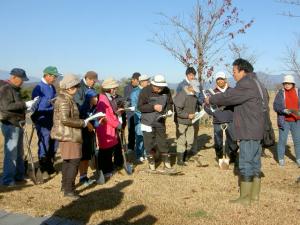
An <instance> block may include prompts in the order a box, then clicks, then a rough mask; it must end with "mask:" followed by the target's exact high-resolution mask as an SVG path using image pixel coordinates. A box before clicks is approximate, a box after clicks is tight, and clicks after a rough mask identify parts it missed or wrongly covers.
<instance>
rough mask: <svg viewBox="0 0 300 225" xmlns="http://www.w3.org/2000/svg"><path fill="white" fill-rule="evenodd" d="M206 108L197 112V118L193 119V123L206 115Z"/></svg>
mask: <svg viewBox="0 0 300 225" xmlns="http://www.w3.org/2000/svg"><path fill="white" fill-rule="evenodd" d="M205 113H206V112H205V111H204V109H202V110H201V111H200V112H196V113H195V118H194V119H192V123H193V124H194V123H195V122H196V121H198V120H200V119H201V118H202V117H203V116H204V115H205Z"/></svg>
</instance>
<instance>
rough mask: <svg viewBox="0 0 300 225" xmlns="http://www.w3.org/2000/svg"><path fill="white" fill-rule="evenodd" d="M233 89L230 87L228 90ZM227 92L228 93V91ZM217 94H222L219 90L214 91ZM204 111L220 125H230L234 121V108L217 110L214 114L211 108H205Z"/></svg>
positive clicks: (228, 107) (227, 107)
mask: <svg viewBox="0 0 300 225" xmlns="http://www.w3.org/2000/svg"><path fill="white" fill-rule="evenodd" d="M230 89H231V87H228V88H227V90H230ZM227 90H226V91H227ZM214 92H215V93H222V92H221V91H220V90H219V89H218V88H215V89H214ZM204 110H205V112H206V113H207V114H209V115H211V116H213V123H214V124H220V123H229V122H232V121H233V110H234V107H233V106H226V107H225V108H223V109H221V108H220V109H217V110H216V111H214V112H212V110H211V109H210V107H208V106H205V107H204Z"/></svg>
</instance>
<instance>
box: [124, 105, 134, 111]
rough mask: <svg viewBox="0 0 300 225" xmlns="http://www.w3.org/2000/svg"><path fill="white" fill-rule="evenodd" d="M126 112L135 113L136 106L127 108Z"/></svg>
mask: <svg viewBox="0 0 300 225" xmlns="http://www.w3.org/2000/svg"><path fill="white" fill-rule="evenodd" d="M125 111H127V112H134V111H135V107H134V106H131V107H127V108H125Z"/></svg>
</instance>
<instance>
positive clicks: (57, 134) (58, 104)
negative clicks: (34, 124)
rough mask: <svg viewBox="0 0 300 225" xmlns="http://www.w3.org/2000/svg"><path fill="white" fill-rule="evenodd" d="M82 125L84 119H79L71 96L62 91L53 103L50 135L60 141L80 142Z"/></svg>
mask: <svg viewBox="0 0 300 225" xmlns="http://www.w3.org/2000/svg"><path fill="white" fill-rule="evenodd" d="M83 127H84V120H81V119H79V111H78V107H77V105H76V103H75V101H74V100H73V96H71V95H69V94H67V93H66V92H64V91H62V92H61V93H60V94H59V95H58V96H57V98H56V101H55V104H54V115H53V127H52V130H51V137H52V138H53V139H56V140H58V141H61V142H73V143H82V136H81V128H83Z"/></svg>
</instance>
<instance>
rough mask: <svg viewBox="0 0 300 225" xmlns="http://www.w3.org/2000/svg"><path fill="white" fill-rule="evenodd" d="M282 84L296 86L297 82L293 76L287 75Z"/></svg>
mask: <svg viewBox="0 0 300 225" xmlns="http://www.w3.org/2000/svg"><path fill="white" fill-rule="evenodd" d="M282 83H293V84H295V83H296V82H295V78H294V76H293V75H285V76H284V77H283V81H282Z"/></svg>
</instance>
